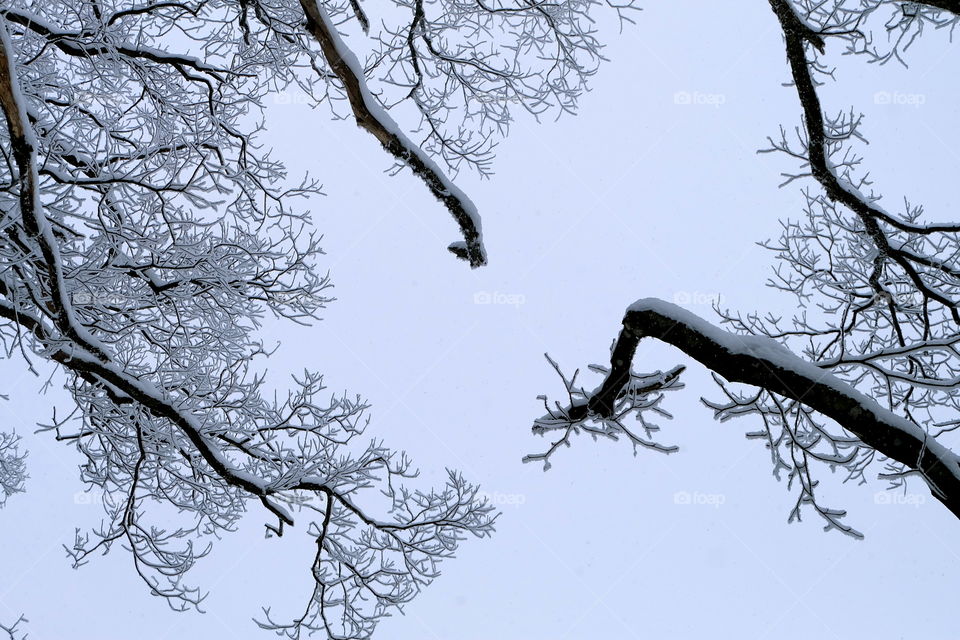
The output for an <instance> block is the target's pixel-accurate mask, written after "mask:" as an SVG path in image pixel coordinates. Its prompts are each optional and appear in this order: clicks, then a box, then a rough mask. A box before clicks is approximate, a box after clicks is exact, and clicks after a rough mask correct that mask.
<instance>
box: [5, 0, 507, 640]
mask: <svg viewBox="0 0 960 640" xmlns="http://www.w3.org/2000/svg"><path fill="white" fill-rule="evenodd" d="M163 4H164V3H161V4H158V5H155V6H147V7H143V8H141V10H139V11H135V12H133V13H131V12H129V11H127V12H124V11H122V10H118V11H117V12H115V13H112V14H111V13H109V12H107V11H105V10H101V8H99V7H98V8H97V10H96V11H94V10H91V11H90V12H87V13H85V14H84V15H83V17H84V19H85V20H87V21H88V22H89V23H91V24H97V25H98V28H92V27H91V28H84V29H78V30H77V32H76V33H67V32H65V31H64V30H63V29H47V28H37V25H45V24H47V23H48V22H50V21H52V20H54V19H55V17H56V16H59V15H68V12H66V11H65V10H64V7H62V6H57V5H56V3H46V2H45V3H43V4H42V5H38V6H36V7H35V9H37V10H38V11H40V10H42V11H43V12H44V15H43V17H38V18H37V19H36V20H35V21H31V22H30V26H29V27H27V25H24V24H23V22H24V21H23V20H22V19H20V18H16V17H14V16H13V15H12V14H11V15H6V14H0V113H2V116H3V120H4V126H3V128H2V130H0V143H2V145H3V148H4V153H3V154H2V157H0V177H2V179H0V182H2V184H3V185H5V186H4V187H3V188H0V320H2V322H0V344H2V345H3V346H4V351H5V352H6V355H8V356H9V355H12V354H13V353H15V352H16V351H19V353H20V355H22V356H23V359H24V360H25V362H26V363H27V366H28V367H30V368H31V369H32V370H34V371H35V372H36V369H35V368H34V366H33V360H34V359H35V358H39V359H42V360H47V361H50V362H53V363H56V364H57V365H59V366H60V368H61V369H62V371H63V372H65V373H66V376H65V377H66V387H67V389H68V391H69V392H70V393H71V395H72V397H73V400H74V403H75V407H74V408H73V410H72V411H68V412H67V414H66V415H63V414H62V413H61V414H58V413H57V412H56V411H55V412H54V416H53V420H52V421H51V423H50V424H47V425H43V426H42V428H41V431H42V432H48V433H52V434H53V435H55V437H56V438H57V440H59V441H61V442H65V443H68V444H71V445H73V446H74V447H75V448H76V450H77V452H78V453H79V454H80V455H81V457H82V464H81V465H80V472H81V479H82V480H83V481H84V482H85V483H86V484H87V486H88V489H89V490H90V491H95V492H97V493H99V494H100V496H101V500H102V504H103V508H104V513H105V517H104V519H103V521H102V523H101V525H100V526H99V527H98V528H97V529H96V530H94V531H90V532H81V531H78V532H77V535H76V539H75V541H74V543H73V544H72V545H71V546H70V547H69V548H68V549H67V552H68V554H69V555H70V556H71V558H72V559H73V562H74V564H75V565H76V566H80V565H83V564H85V563H86V562H87V561H88V560H90V559H91V558H92V557H94V556H96V555H98V554H100V553H103V552H106V551H108V550H110V549H112V548H114V547H115V546H119V547H122V548H124V549H125V550H126V551H127V552H128V553H129V557H130V559H131V561H132V568H133V570H134V571H135V572H136V573H137V574H138V575H139V576H140V578H141V579H142V580H143V582H144V583H145V584H146V585H147V587H148V589H149V590H150V592H151V593H153V594H154V595H158V596H160V597H163V598H165V599H166V600H167V601H168V602H169V603H170V605H171V606H172V607H173V608H175V609H186V608H199V606H200V604H201V602H202V601H203V598H204V594H203V593H202V592H201V591H200V590H199V589H198V588H197V587H195V586H193V585H190V584H188V583H187V582H186V580H187V579H188V574H189V571H190V569H191V568H192V567H193V566H194V565H195V563H196V562H197V561H198V560H199V559H201V558H202V557H203V556H205V555H206V554H207V553H209V551H210V549H211V545H212V543H213V541H214V540H215V539H216V538H217V537H218V536H220V535H222V534H223V533H225V532H229V531H232V530H234V529H235V528H236V526H237V524H238V522H239V520H240V518H241V517H242V516H243V514H244V513H246V512H247V510H248V507H249V503H250V502H251V501H255V502H257V503H259V504H260V505H261V506H262V507H263V508H264V509H265V510H266V511H265V513H267V514H268V516H267V517H268V518H269V522H268V524H267V525H266V532H267V534H268V535H270V536H273V535H276V536H281V535H284V534H285V533H286V532H287V531H288V530H289V529H290V528H291V527H293V526H294V524H295V523H296V522H297V521H299V519H300V515H301V514H304V515H306V517H307V525H306V527H304V530H305V531H306V533H307V534H308V535H310V536H311V537H312V538H313V539H314V540H315V542H316V545H317V552H316V555H315V556H314V557H313V558H312V559H311V562H310V569H311V575H312V576H313V578H314V587H313V589H312V590H311V592H310V594H309V597H307V598H306V601H307V604H306V605H305V606H304V607H303V608H302V609H301V610H300V611H301V612H300V613H298V614H296V615H295V616H294V617H292V619H290V617H288V616H289V614H288V613H287V612H284V613H283V614H282V615H283V618H282V619H281V617H280V614H276V613H272V612H271V611H270V610H267V611H266V612H265V614H264V618H263V619H262V620H260V621H259V623H260V625H261V626H262V627H264V628H268V629H271V630H273V631H276V632H277V633H280V634H285V635H287V636H288V637H291V638H295V637H300V636H301V635H302V634H304V633H312V632H314V631H318V632H322V633H324V634H326V635H327V636H328V637H331V638H367V637H369V636H370V635H371V634H372V633H373V631H374V628H375V627H376V625H377V623H378V622H379V620H381V619H382V618H383V617H385V616H387V615H390V614H391V613H392V612H394V611H397V610H399V609H400V608H401V607H402V606H403V605H405V604H406V603H408V602H409V601H410V600H411V599H412V598H414V597H415V596H416V595H417V594H418V593H419V592H420V590H421V589H422V588H424V587H425V586H426V585H428V584H430V583H431V582H432V580H433V579H434V578H435V577H436V576H437V575H439V564H440V563H441V562H442V561H443V560H444V559H447V558H450V557H452V556H453V554H454V553H455V551H456V549H457V547H458V545H459V543H460V542H461V541H462V540H463V539H464V538H466V537H468V536H476V537H485V536H488V535H490V534H491V533H492V531H493V522H494V515H493V513H492V507H491V506H489V505H488V504H487V503H486V502H485V501H484V500H483V499H481V497H480V496H479V495H478V493H477V487H476V486H475V485H473V484H471V483H469V482H467V481H466V480H465V479H464V478H463V477H462V476H461V475H460V474H458V473H456V472H453V471H450V472H448V474H447V477H446V479H445V482H443V484H442V486H440V487H437V488H433V489H426V490H424V489H417V488H416V487H415V486H414V482H415V480H414V479H415V477H416V475H417V472H416V470H415V469H414V468H413V466H412V464H411V462H410V460H409V459H408V458H407V457H406V455H405V454H404V453H402V452H399V451H395V450H392V449H389V448H387V447H385V446H384V445H383V444H382V443H380V442H377V441H372V442H367V443H364V442H362V440H363V433H364V429H365V427H366V424H367V417H366V410H367V405H366V403H364V402H363V401H362V400H361V399H360V398H359V397H355V396H350V395H348V394H346V393H344V394H330V393H329V392H328V391H327V388H326V386H325V384H324V380H323V377H322V376H321V375H319V374H317V373H314V372H309V371H305V372H303V373H302V374H300V375H298V376H294V377H293V384H292V388H291V389H290V390H289V391H287V392H286V393H285V394H284V393H268V392H267V385H266V381H265V376H264V374H263V373H261V372H260V371H259V370H258V369H259V367H258V361H260V360H263V359H265V358H268V357H269V356H270V351H269V350H267V349H266V348H265V347H264V345H263V344H262V343H261V342H259V341H258V339H257V338H256V335H255V331H256V329H258V328H259V326H260V320H261V317H262V316H263V315H264V314H265V313H267V312H270V313H273V314H274V315H276V316H279V317H281V318H285V319H288V320H292V321H295V322H301V323H308V322H309V321H310V320H312V319H314V318H316V316H317V313H318V311H319V310H320V309H322V308H323V306H324V305H325V304H326V303H327V302H328V301H329V298H327V297H326V295H325V291H326V289H327V288H328V287H329V286H330V284H329V280H328V278H327V277H325V276H320V275H317V274H316V273H315V271H314V269H315V266H314V262H315V260H316V259H317V257H318V256H319V255H320V254H321V251H320V248H319V246H318V244H317V240H316V238H315V237H314V236H313V234H312V233H310V232H309V230H308V226H307V225H308V220H307V218H306V216H305V215H304V214H302V213H298V212H297V211H296V210H295V209H293V207H292V206H291V205H290V200H291V199H292V198H295V197H297V196H302V195H309V194H312V193H315V192H316V187H315V185H314V184H313V183H311V182H305V183H303V184H301V186H300V187H295V188H288V189H284V188H280V187H279V186H278V185H279V183H280V181H281V180H282V179H283V178H284V170H283V166H282V165H280V164H278V163H276V162H275V161H272V160H270V158H269V157H268V156H267V155H262V154H260V153H258V149H259V145H258V144H257V142H256V138H255V135H254V134H255V133H256V132H255V131H254V132H250V131H248V130H244V129H242V128H241V122H242V116H243V115H244V114H245V112H246V109H247V108H249V107H250V106H251V101H252V102H256V100H258V99H260V98H261V97H262V96H263V95H264V93H265V92H266V91H267V86H268V85H267V83H269V80H264V79H263V78H264V76H265V75H267V74H263V73H262V72H263V71H265V70H268V69H269V70H272V71H276V68H275V66H274V65H275V60H274V58H273V57H272V53H273V52H271V51H270V46H272V44H275V43H272V44H271V45H270V46H264V47H260V48H258V47H257V46H254V44H253V42H252V41H250V42H246V43H245V44H244V45H243V46H239V45H238V47H239V50H238V51H237V55H236V56H232V55H224V53H223V48H224V47H225V46H226V44H228V43H233V44H237V41H236V40H229V39H228V40H222V39H218V38H221V37H222V36H223V35H224V31H218V30H225V31H226V33H230V31H229V30H232V29H234V28H235V23H234V21H233V19H234V17H235V16H234V15H233V14H232V13H231V11H232V10H231V11H226V12H225V13H223V14H219V15H217V14H215V13H214V14H201V13H198V12H196V11H192V10H190V9H189V8H188V7H186V6H185V5H180V4H175V5H171V6H168V7H165V6H161V5H163ZM104 9H105V8H104ZM171 16H173V18H171ZM184 16H187V17H184ZM188 18H191V19H192V18H195V19H196V20H197V22H196V23H195V24H193V27H192V28H187V26H186V25H182V24H181V25H180V29H181V31H182V32H183V33H190V34H194V37H195V38H196V39H195V40H194V44H196V45H197V47H199V48H200V49H201V50H203V51H204V52H205V55H204V56H202V57H203V59H204V63H203V65H193V66H192V67H191V65H190V64H189V62H185V61H188V60H190V58H189V57H187V56H184V55H177V54H170V53H166V52H163V53H159V52H155V51H153V50H152V49H149V48H145V47H143V46H138V47H135V48H131V47H130V46H128V45H127V44H126V43H129V42H130V36H131V35H133V34H137V33H141V34H142V33H151V32H154V31H155V30H157V31H160V32H163V31H165V30H169V29H171V28H173V27H171V25H170V20H171V19H176V20H187V19H188ZM31 20H32V19H31ZM211 30H212V31H213V34H214V35H217V37H209V38H208V37H205V36H204V35H203V34H207V35H210V31H211ZM51 34H56V39H57V40H58V41H59V42H60V43H61V44H63V45H65V46H53V47H52V46H49V45H50V43H49V41H48V40H49V38H50V37H51ZM204 47H206V49H204ZM93 54H96V55H93ZM101 58H102V59H101ZM221 64H222V65H223V66H222V68H221V67H219V66H217V67H216V68H217V69H220V71H214V70H213V69H214V68H215V67H214V66H210V65H221ZM201 66H202V68H201ZM186 67H191V69H187V68H186ZM108 69H109V73H106V70H108ZM221 71H222V72H221ZM255 71H259V72H260V73H257V72H255ZM58 74H60V75H58ZM67 78H69V79H70V81H67ZM80 80H82V82H80ZM78 86H84V87H86V88H87V91H88V93H87V94H83V95H81V94H79V93H78V92H77V89H76V87H78ZM131 132H135V133H131ZM271 396H272V399H271ZM0 438H2V439H0V482H2V489H3V492H4V493H3V495H4V496H5V495H8V494H9V493H10V492H12V491H17V490H19V489H20V488H21V486H22V478H23V468H22V466H21V465H22V456H21V455H20V454H19V452H18V451H17V449H16V441H15V440H11V439H9V437H7V436H0ZM10 633H12V632H10Z"/></svg>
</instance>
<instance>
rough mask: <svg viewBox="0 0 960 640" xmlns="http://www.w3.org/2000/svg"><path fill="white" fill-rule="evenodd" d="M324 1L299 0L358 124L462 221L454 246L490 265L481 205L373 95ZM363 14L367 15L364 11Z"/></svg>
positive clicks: (459, 252)
mask: <svg viewBox="0 0 960 640" xmlns="http://www.w3.org/2000/svg"><path fill="white" fill-rule="evenodd" d="M321 3H322V0H300V4H301V5H302V6H303V11H304V13H305V14H306V16H307V29H308V30H309V31H310V33H311V34H312V35H313V36H314V37H315V38H316V40H317V42H319V43H320V48H321V49H322V51H323V55H324V57H325V58H326V60H327V64H329V65H330V69H331V70H332V71H333V73H334V74H336V76H337V77H338V78H339V79H340V81H341V82H342V83H343V86H344V89H345V91H346V93H347V98H348V99H349V101H350V106H351V108H352V109H353V114H354V117H355V118H356V121H357V125H359V126H360V127H362V128H364V129H366V130H367V131H369V132H370V133H371V134H372V135H373V136H374V137H375V138H376V139H377V140H378V141H379V142H380V144H381V145H382V146H383V148H384V149H385V150H386V151H387V152H388V153H389V154H390V155H392V156H393V157H394V158H396V159H397V161H399V162H400V163H402V164H404V165H406V166H408V167H410V169H411V170H412V171H413V173H414V174H415V175H416V176H417V177H419V178H420V179H421V180H423V182H424V183H425V184H426V185H427V187H428V188H429V189H430V193H432V194H433V195H434V197H436V198H437V199H438V200H439V201H440V202H442V203H443V204H444V206H445V207H446V208H447V210H448V211H449V212H450V214H451V215H452V216H453V219H454V220H456V222H457V224H458V225H459V226H460V231H461V233H462V234H463V241H462V242H455V243H453V244H451V245H450V247H449V249H450V251H451V252H452V253H453V254H454V255H456V256H457V257H458V258H461V259H463V260H466V261H467V262H469V263H470V266H471V267H474V268H476V267H480V266H483V265H484V264H486V262H487V256H486V251H485V250H484V248H483V237H482V235H481V229H480V215H479V213H477V208H476V206H475V205H474V204H473V202H471V201H470V198H468V197H467V194H465V193H464V192H463V191H462V190H461V189H460V188H459V187H457V185H455V184H454V183H453V181H452V180H450V178H448V177H447V176H446V175H445V174H444V172H443V170H442V169H441V168H440V167H439V166H438V165H437V164H436V163H435V162H434V161H433V160H432V159H431V158H430V157H429V156H428V155H427V154H425V153H424V152H423V151H421V149H420V147H419V146H417V145H416V144H415V143H414V142H413V141H412V140H410V139H409V138H408V137H407V136H406V135H405V134H404V133H403V131H402V130H401V129H400V127H399V126H397V123H396V122H394V120H393V118H391V117H390V115H389V114H388V113H387V112H386V110H385V109H384V108H383V107H382V106H380V103H379V102H377V100H376V99H375V98H374V97H373V96H372V95H371V94H370V90H369V89H368V88H367V85H366V79H365V76H364V70H363V66H362V65H361V64H360V61H359V60H357V57H356V56H355V55H354V54H353V52H352V51H351V50H350V49H349V47H347V45H346V43H344V42H343V39H342V38H341V37H340V34H339V33H337V28H336V26H335V25H334V24H333V23H332V22H331V20H330V17H329V16H328V15H327V12H326V10H325V9H324V8H323V6H322V4H321ZM361 15H362V14H361Z"/></svg>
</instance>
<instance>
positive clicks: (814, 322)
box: [525, 0, 960, 537]
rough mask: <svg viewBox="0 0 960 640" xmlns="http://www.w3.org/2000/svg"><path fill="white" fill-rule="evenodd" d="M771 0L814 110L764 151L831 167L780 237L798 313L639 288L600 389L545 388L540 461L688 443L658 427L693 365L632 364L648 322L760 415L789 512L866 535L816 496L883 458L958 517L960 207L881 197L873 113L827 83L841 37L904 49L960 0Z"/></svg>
mask: <svg viewBox="0 0 960 640" xmlns="http://www.w3.org/2000/svg"><path fill="white" fill-rule="evenodd" d="M769 2H770V6H771V8H772V9H773V14H774V15H773V17H774V18H775V19H776V20H777V21H778V22H779V26H780V28H781V30H782V33H783V40H784V43H785V46H786V60H787V63H788V68H789V71H790V76H791V82H790V85H791V86H792V87H793V89H794V90H795V92H796V95H797V98H798V100H799V106H800V110H801V111H802V116H803V125H802V126H800V127H796V128H795V129H794V128H793V127H791V128H782V130H781V132H780V134H779V135H778V136H776V137H774V138H771V140H770V147H769V149H766V150H765V151H770V152H777V153H781V154H786V155H787V156H789V157H790V158H792V159H793V160H794V161H795V162H796V163H797V165H798V169H797V170H796V171H795V172H793V173H790V174H788V175H785V182H784V184H788V183H792V182H794V181H801V180H809V179H810V178H812V179H813V180H814V181H815V182H816V183H817V184H816V185H806V186H805V191H804V195H805V202H806V206H805V211H804V212H803V216H802V217H801V219H800V220H799V221H790V220H785V221H782V229H783V232H782V235H781V237H780V238H779V239H778V240H776V241H774V242H768V243H766V246H767V247H768V248H769V249H770V250H772V251H773V253H774V254H775V258H776V262H777V265H776V268H775V269H774V275H773V277H772V278H771V280H770V285H771V286H772V287H774V288H776V289H779V290H782V291H783V292H786V293H788V294H790V295H791V296H794V298H795V301H796V304H797V309H798V311H797V313H796V314H795V315H794V316H793V317H792V318H789V319H787V320H784V319H782V318H780V317H778V316H775V315H774V314H769V313H763V312H757V311H751V312H739V311H732V310H729V309H721V308H719V305H718V306H717V308H716V309H715V310H716V312H717V314H718V316H717V317H718V322H717V323H716V324H720V325H722V326H723V327H725V329H726V330H725V329H724V328H720V327H718V326H716V324H715V323H712V322H709V321H707V320H705V319H702V318H700V317H698V316H696V315H694V314H692V313H690V312H689V311H686V310H684V309H681V308H680V307H677V306H676V305H673V304H671V303H667V302H664V301H660V300H655V299H642V300H639V301H637V302H636V303H634V304H632V305H631V306H630V307H629V308H628V310H627V312H626V315H625V316H624V319H623V328H622V330H621V332H620V334H619V337H618V338H617V340H616V342H615V344H614V346H613V350H612V355H611V361H610V366H609V367H597V366H595V367H593V369H594V370H595V371H597V372H598V373H600V374H601V375H602V382H601V384H600V385H599V386H598V387H596V388H595V389H592V390H588V388H587V387H583V386H581V384H580V383H579V382H578V380H577V377H578V376H577V375H574V376H572V377H569V378H568V377H566V376H564V375H563V374H562V373H561V377H562V379H563V381H564V383H565V387H566V393H567V397H566V399H565V401H564V402H553V403H551V402H549V401H548V400H547V399H546V398H543V399H544V402H545V404H546V408H547V413H546V415H544V416H543V417H542V418H540V419H538V420H537V421H536V422H535V424H534V427H533V429H534V433H536V434H539V435H544V436H549V438H550V440H551V444H550V446H549V447H548V448H547V450H546V451H544V452H542V453H537V454H533V455H529V456H527V457H526V458H525V460H526V461H531V462H541V463H543V464H544V467H545V468H548V467H549V465H550V460H551V459H552V457H553V456H554V454H555V453H556V452H557V451H558V450H559V449H561V448H563V447H566V446H569V445H570V444H571V442H572V438H573V437H574V436H575V435H577V434H580V433H586V434H589V435H592V436H593V437H594V438H612V439H619V438H624V439H627V440H628V441H630V442H631V443H632V445H633V446H634V447H635V448H636V447H648V448H653V449H656V450H659V451H663V452H668V453H669V452H672V451H675V450H676V448H675V447H672V446H669V445H665V444H663V443H661V442H660V441H659V440H658V439H657V438H656V435H657V434H656V431H657V429H658V427H657V424H656V422H655V419H656V418H657V417H668V416H669V413H668V412H667V411H666V409H664V408H663V406H662V405H663V398H664V393H665V392H666V391H670V390H676V389H679V388H681V386H682V385H681V384H680V381H679V376H680V374H681V372H682V370H683V367H676V368H674V369H672V370H670V371H668V372H655V373H653V374H646V375H644V374H639V373H637V372H635V371H633V369H632V365H633V359H634V355H635V350H636V347H637V345H638V343H639V341H640V340H643V339H647V338H650V339H654V340H659V341H662V342H664V343H667V344H670V345H673V346H675V347H677V348H679V349H680V350H681V351H683V352H684V353H685V354H686V355H687V356H689V357H690V358H692V359H694V360H696V361H698V362H700V363H702V364H703V365H705V366H706V367H707V368H708V369H710V370H711V371H712V372H713V374H714V378H715V380H716V382H717V383H718V384H719V386H720V389H721V391H722V399H721V400H719V401H707V400H705V401H704V402H705V403H706V405H707V406H708V407H709V408H710V409H712V410H713V411H714V413H715V416H716V417H717V418H719V419H720V420H727V419H729V418H734V417H740V416H754V419H755V420H756V424H757V428H756V429H755V430H753V431H750V432H749V433H748V434H747V435H748V437H749V438H756V439H758V440H760V441H762V442H763V443H764V445H765V446H766V448H767V449H768V450H769V452H770V455H771V459H772V463H773V469H774V474H775V475H776V476H777V477H778V478H780V477H783V476H785V477H786V478H787V480H788V486H789V487H790V488H791V489H793V490H795V492H796V503H795V505H794V507H793V509H792V510H791V512H790V519H791V520H793V519H795V518H796V519H799V518H800V517H801V514H802V513H803V512H804V511H805V510H808V509H811V510H813V512H815V513H816V514H817V515H819V516H820V517H822V518H823V520H824V522H825V528H826V529H828V530H829V529H838V530H840V531H843V532H844V533H847V534H849V535H852V536H856V537H859V536H860V535H861V534H860V533H859V532H858V531H857V530H856V529H854V528H853V527H851V526H850V525H848V524H846V523H845V521H844V520H843V516H844V515H845V512H844V511H843V510H842V509H838V508H836V507H831V506H828V505H824V504H821V502H820V501H819V500H818V499H817V495H818V494H817V490H816V489H817V486H818V483H819V482H820V479H819V478H820V477H821V476H822V472H823V471H825V470H830V471H841V472H842V474H841V475H842V477H843V478H844V479H845V481H854V482H858V483H860V482H865V481H866V480H867V478H868V477H869V476H871V475H873V474H874V472H875V471H878V472H879V475H880V477H881V478H883V479H885V480H886V481H888V482H889V485H890V487H891V488H900V487H904V486H905V482H906V481H907V478H908V477H909V476H919V477H920V478H922V480H923V481H925V483H926V485H927V486H928V487H929V490H930V492H931V493H932V495H933V496H934V497H936V498H937V499H938V500H940V501H941V502H942V503H943V504H944V505H945V506H946V507H947V508H948V509H950V511H951V512H952V513H953V514H955V515H956V516H957V517H960V455H958V454H957V453H955V450H960V449H956V445H957V443H955V442H953V439H952V437H951V433H952V432H953V431H954V430H955V429H956V427H957V426H958V425H960V420H958V419H957V412H958V409H960V309H958V306H960V261H958V257H960V223H952V222H946V223H940V222H930V221H929V220H928V219H927V217H926V216H925V215H924V212H923V210H922V208H921V207H920V206H917V205H911V204H910V203H909V201H904V205H903V206H902V208H900V209H899V210H894V209H888V208H886V207H884V206H883V205H881V202H880V196H879V194H877V193H876V192H875V191H874V190H873V189H872V185H871V183H870V182H869V181H868V179H867V174H866V172H865V171H864V170H863V169H862V168H861V167H860V157H859V156H858V154H857V145H858V144H863V143H864V142H865V135H866V132H865V131H864V130H863V129H864V127H863V126H862V115H861V114H858V112H857V110H856V109H855V108H852V109H841V110H839V111H835V110H831V109H828V108H827V107H825V106H824V104H823V103H822V101H821V96H820V91H819V89H820V87H821V86H822V85H823V84H824V83H827V82H831V81H832V66H831V64H830V61H829V57H828V56H829V54H830V53H833V54H845V55H851V56H860V57H861V58H862V59H864V60H865V61H869V62H872V63H877V64H885V63H888V62H891V61H893V62H895V63H904V64H905V63H906V59H907V56H908V55H909V49H910V47H911V45H912V44H913V43H914V42H916V40H917V39H918V38H919V37H921V36H923V35H924V34H926V33H928V32H931V31H937V30H939V31H942V32H952V30H953V29H954V28H956V27H957V25H958V24H960V2H956V1H955V0H937V1H931V2H900V1H889V0H856V1H853V0H830V1H828V2H819V1H817V2H815V1H812V0H769ZM831 113H832V114H835V115H831ZM551 363H552V364H553V365H554V367H555V368H556V370H557V371H558V373H559V372H560V368H559V366H557V365H556V363H553V361H551ZM731 383H742V385H745V386H735V385H733V384H731ZM628 419H630V420H628ZM633 419H636V420H637V422H636V425H637V426H633V425H632V424H631V422H632V420H633ZM951 445H953V447H954V449H951V448H950V447H951ZM878 466H879V467H880V468H879V469H877V467H878Z"/></svg>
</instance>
